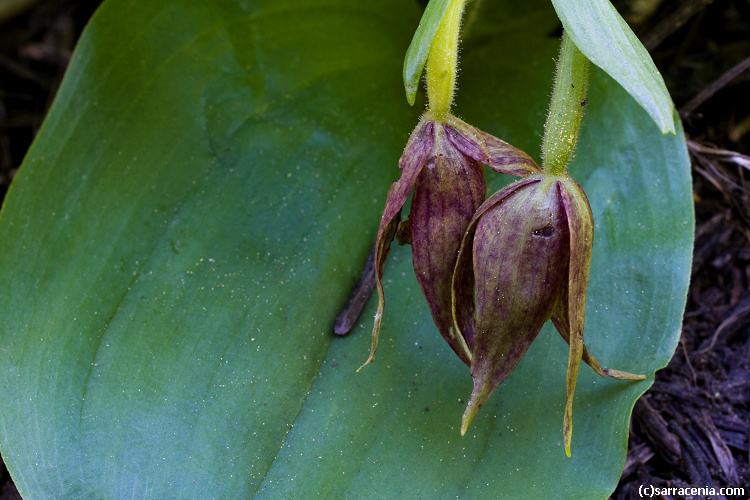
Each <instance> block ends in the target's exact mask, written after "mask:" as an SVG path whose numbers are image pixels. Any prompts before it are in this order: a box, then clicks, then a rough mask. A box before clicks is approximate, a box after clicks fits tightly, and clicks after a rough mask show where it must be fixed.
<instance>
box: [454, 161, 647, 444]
mask: <svg viewBox="0 0 750 500" xmlns="http://www.w3.org/2000/svg"><path fill="white" fill-rule="evenodd" d="M593 239H594V220H593V217H592V214H591V208H590V206H589V202H588V199H587V198H586V194H585V193H584V192H583V189H581V187H580V186H579V185H578V184H577V183H576V182H575V181H573V180H572V179H571V178H570V177H568V175H567V174H563V175H552V174H549V173H546V172H545V173H541V174H535V175H532V176H529V177H526V178H525V179H522V180H519V181H516V182H515V183H513V184H511V185H509V186H507V187H506V188H504V189H502V190H500V191H498V192H497V193H495V194H494V195H492V196H491V197H490V198H488V199H487V201H486V202H484V203H483V204H482V206H481V207H479V209H478V210H477V212H476V213H475V215H474V217H473V218H472V220H471V222H470V223H469V226H468V229H467V232H466V235H465V237H464V240H463V243H462V245H461V249H460V252H459V256H458V259H457V263H456V268H455V273H454V276H453V285H452V286H453V301H454V302H453V314H454V318H455V321H456V327H457V335H458V336H459V337H460V339H461V345H464V346H465V348H466V349H467V352H466V356H467V357H468V358H469V359H470V360H471V364H470V366H471V376H472V377H473V379H474V390H473V392H472V394H471V398H470V400H469V403H468V405H467V407H466V411H465V412H464V416H463V419H462V422H461V434H464V433H465V432H466V429H467V428H468V426H469V424H470V423H471V421H472V420H473V419H474V416H475V415H476V414H477V412H478V411H479V409H480V408H481V407H482V405H484V403H486V402H487V400H488V399H489V397H490V396H491V395H492V393H493V392H494V391H495V389H497V388H498V386H499V385H500V384H501V383H502V382H503V381H504V380H505V379H506V378H507V377H508V375H509V374H510V372H511V371H512V370H513V369H514V368H515V367H516V365H517V364H518V363H519V361H521V358H522V357H523V355H524V354H525V353H526V350H527V349H528V348H529V346H530V345H531V343H532V342H533V341H534V339H535V338H536V336H537V334H538V333H539V331H540V330H541V328H542V325H544V323H545V322H546V321H547V320H549V319H552V322H553V324H554V325H555V327H556V328H557V330H558V332H560V334H561V335H562V337H563V338H564V339H565V341H566V342H568V344H570V355H569V358H568V370H567V377H566V388H567V391H566V392H567V404H566V408H565V418H564V427H563V436H564V441H565V450H566V453H567V454H568V455H570V436H571V429H572V402H573V392H574V391H575V385H576V380H577V378H578V367H579V365H580V362H581V359H583V360H584V361H585V362H586V363H588V364H589V365H590V366H591V367H592V368H593V369H594V370H595V371H596V372H597V373H598V374H599V375H601V376H603V377H607V376H609V377H613V378H620V379H631V380H640V379H643V378H644V377H643V376H642V375H632V374H630V373H626V372H620V371H616V370H606V369H602V368H601V366H600V365H599V363H598V362H597V361H596V359H594V357H593V356H591V355H590V354H589V353H588V351H587V350H586V348H585V347H584V345H583V324H584V314H585V307H586V289H587V287H588V280H589V266H590V263H591V249H592V244H593ZM475 293H476V295H475Z"/></svg>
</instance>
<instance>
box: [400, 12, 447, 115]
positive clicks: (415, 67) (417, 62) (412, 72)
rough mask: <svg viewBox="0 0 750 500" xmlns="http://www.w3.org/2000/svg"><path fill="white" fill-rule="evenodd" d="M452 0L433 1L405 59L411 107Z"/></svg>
mask: <svg viewBox="0 0 750 500" xmlns="http://www.w3.org/2000/svg"><path fill="white" fill-rule="evenodd" d="M450 3H451V0H431V1H430V3H428V4H427V7H426V8H425V10H424V14H422V20H421V21H419V25H418V26H417V30H416V31H415V32H414V38H412V40H411V44H409V49H408V50H407V51H406V57H405V58H404V87H405V88H406V100H407V101H409V105H410V106H414V101H415V100H416V98H417V90H419V80H420V78H421V77H422V70H423V69H424V65H425V63H426V62H427V55H428V54H429V52H430V46H431V45H432V40H433V38H435V33H437V30H438V27H439V26H440V22H441V21H442V20H443V17H444V16H445V12H446V11H447V10H448V5H449V4H450Z"/></svg>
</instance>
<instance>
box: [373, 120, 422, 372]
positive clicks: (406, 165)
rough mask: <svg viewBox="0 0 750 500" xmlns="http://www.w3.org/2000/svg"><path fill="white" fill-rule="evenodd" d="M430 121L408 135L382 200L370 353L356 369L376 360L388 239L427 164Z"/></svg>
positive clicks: (388, 247) (383, 306)
mask: <svg viewBox="0 0 750 500" xmlns="http://www.w3.org/2000/svg"><path fill="white" fill-rule="evenodd" d="M433 142H434V141H433V124H432V122H430V121H427V120H426V119H422V120H421V121H420V122H419V124H418V125H417V127H416V128H415V129H414V132H412V134H411V136H410V137H409V141H408V142H407V143H406V148H405V149H404V153H403V154H402V155H401V158H400V159H399V161H398V166H399V168H400V169H401V177H400V178H399V179H398V180H397V181H395V182H394V183H393V184H392V185H391V188H390V189H389V190H388V196H387V197H386V201H385V209H384V210H383V215H382V217H381V219H380V227H379V228H378V235H377V238H376V240H375V285H376V289H377V291H378V310H377V312H376V314H375V321H374V324H373V328H372V346H371V348H370V356H369V357H368V358H367V361H365V363H364V364H363V365H362V366H361V367H360V368H359V369H360V370H361V369H362V368H364V367H365V366H367V365H369V364H370V363H372V361H373V359H375V351H376V350H377V348H378V336H379V335H380V321H381V319H382V316H383V310H384V309H385V294H384V293H383V282H382V280H383V269H384V268H385V261H386V258H387V257H388V252H389V250H390V247H391V242H392V241H393V238H394V237H395V235H396V230H397V228H398V223H399V221H400V220H401V208H402V207H403V206H404V203H405V202H406V198H408V196H409V192H410V191H411V188H412V186H414V183H415V182H416V179H417V177H418V175H419V173H420V171H421V170H422V168H423V167H424V166H425V164H426V163H427V158H428V157H429V155H430V152H431V151H432V147H433Z"/></svg>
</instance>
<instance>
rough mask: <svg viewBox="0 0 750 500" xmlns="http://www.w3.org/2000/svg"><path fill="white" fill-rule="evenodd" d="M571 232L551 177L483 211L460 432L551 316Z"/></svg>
mask: <svg viewBox="0 0 750 500" xmlns="http://www.w3.org/2000/svg"><path fill="white" fill-rule="evenodd" d="M568 240H569V232H568V226H567V221H566V217H565V211H564V207H563V205H562V201H561V199H560V194H559V190H558V189H557V186H556V181H555V182H547V181H545V180H542V181H541V182H538V183H534V184H529V185H527V186H524V187H523V188H522V189H516V190H515V191H514V192H513V193H512V195H510V196H507V197H506V198H505V199H504V200H503V201H502V202H501V203H499V204H496V205H495V206H494V207H493V208H492V209H491V210H488V211H487V212H485V213H484V214H483V216H482V217H481V219H480V220H479V222H478V224H477V228H476V232H475V235H474V247H473V253H474V258H473V261H474V276H475V280H476V318H477V320H476V321H477V323H476V331H475V336H474V348H473V359H472V364H471V375H472V377H473V378H474V391H473V393H472V396H471V400H470V401H471V404H470V405H468V406H467V412H466V413H465V414H464V421H463V423H462V430H463V431H465V429H466V427H468V424H469V423H470V422H471V420H472V419H473V417H474V415H475V414H476V412H477V411H478V410H479V408H481V406H482V405H483V404H484V403H485V402H486V401H487V400H488V399H489V397H490V395H491V394H492V393H493V392H494V391H495V390H496V389H497V387H498V386H499V385H500V384H501V383H502V382H503V381H504V380H505V379H506V378H507V376H508V375H509V374H510V372H511V371H512V370H513V369H514V368H515V367H516V365H517V364H518V362H519V361H520V360H521V358H522V357H523V355H524V354H525V353H526V350H527V349H528V348H529V346H530V345H531V343H532V342H533V341H534V339H535V338H536V336H537V334H538V333H539V330H540V329H541V327H542V325H543V324H544V323H545V322H546V321H547V320H548V319H549V318H550V316H551V314H552V310H553V306H554V304H555V301H556V299H557V297H558V296H559V294H560V289H561V287H562V286H563V283H565V284H567V283H566V281H565V279H564V278H565V276H564V272H563V271H564V270H565V267H566V264H567V261H568V254H569V242H568Z"/></svg>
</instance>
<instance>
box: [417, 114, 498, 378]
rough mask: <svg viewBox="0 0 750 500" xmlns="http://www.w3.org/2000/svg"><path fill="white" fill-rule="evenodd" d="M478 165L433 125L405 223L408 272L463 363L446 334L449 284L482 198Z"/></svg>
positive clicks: (458, 350)
mask: <svg viewBox="0 0 750 500" xmlns="http://www.w3.org/2000/svg"><path fill="white" fill-rule="evenodd" d="M485 189H486V188H485V184H484V170H483V168H482V166H481V165H480V164H479V163H478V162H476V161H474V160H472V159H470V158H467V157H466V156H464V155H462V154H461V152H459V151H458V150H457V149H456V148H455V147H454V146H453V145H452V144H451V143H450V142H449V141H448V140H447V138H446V137H445V133H444V130H443V128H442V127H441V126H440V125H435V146H434V150H433V154H432V156H431V157H430V159H429V160H428V164H427V167H426V168H424V169H422V172H421V173H420V175H419V177H418V178H417V182H416V185H415V188H414V196H413V198H412V203H411V212H410V216H409V220H410V221H411V235H412V256H413V263H414V272H415V274H416V276H417V281H418V282H419V285H420V287H421V289H422V293H423V294H424V296H425V298H426V300H427V304H428V305H429V307H430V312H431V313H432V317H433V319H434V321H435V325H436V326H437V327H438V330H439V331H440V334H441V335H442V336H443V338H444V339H445V340H446V342H448V344H449V345H450V346H451V348H452V349H453V350H454V351H455V352H456V354H457V355H458V356H459V357H460V358H461V360H462V361H464V363H466V364H467V365H468V364H469V358H468V355H467V353H466V352H465V350H464V349H463V348H462V347H461V344H460V341H459V339H458V338H457V337H456V335H455V333H453V332H452V327H453V317H452V314H451V280H452V277H453V269H454V267H455V263H456V257H457V255H458V249H459V246H460V245H461V240H462V238H463V236H464V233H465V232H466V227H467V226H468V224H469V221H470V220H471V218H472V216H473V215H474V212H475V211H476V209H477V208H478V207H479V206H480V205H481V203H482V201H484V197H485V194H486V190H485Z"/></svg>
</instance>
